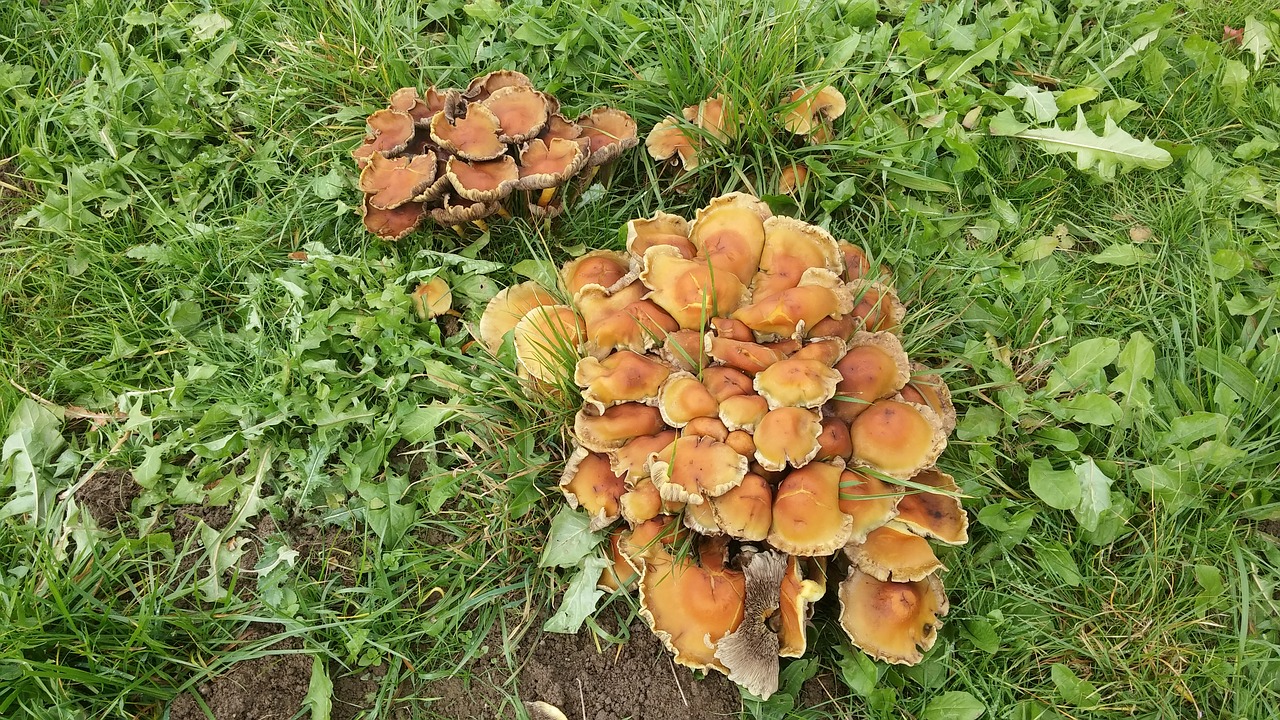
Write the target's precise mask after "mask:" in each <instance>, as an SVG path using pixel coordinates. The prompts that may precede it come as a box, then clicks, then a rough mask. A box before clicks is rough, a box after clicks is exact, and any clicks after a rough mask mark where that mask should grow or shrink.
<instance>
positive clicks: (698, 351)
mask: <svg viewBox="0 0 1280 720" xmlns="http://www.w3.org/2000/svg"><path fill="white" fill-rule="evenodd" d="M658 356H659V357H661V358H662V360H663V362H666V363H667V364H669V365H671V366H672V367H675V368H679V369H681V370H684V371H686V372H698V371H699V370H701V369H702V368H703V366H705V365H706V363H707V354H706V352H704V351H703V349H702V333H700V332H698V331H697V330H677V331H675V332H672V333H667V337H666V339H665V340H663V341H662V347H661V348H660V349H659V351H658Z"/></svg>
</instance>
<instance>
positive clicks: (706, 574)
mask: <svg viewBox="0 0 1280 720" xmlns="http://www.w3.org/2000/svg"><path fill="white" fill-rule="evenodd" d="M706 565H712V563H707V562H706V561H705V560H704V566H701V567H700V566H698V565H696V564H694V561H693V559H692V558H691V557H689V556H685V557H681V558H677V557H672V556H671V555H668V554H666V553H650V554H649V555H648V556H646V557H645V558H644V570H643V572H642V573H641V576H640V615H641V616H642V617H643V618H644V619H645V621H646V622H648V623H649V627H650V628H651V629H652V630H653V632H654V634H655V635H657V636H658V638H659V639H661V640H662V643H663V645H665V646H666V648H667V650H669V651H671V652H672V653H674V654H675V660H676V662H677V663H679V664H681V665H684V666H685V667H690V668H693V669H695V670H705V669H707V668H715V669H716V670H719V671H720V672H725V673H727V668H725V667H724V665H723V664H722V663H721V662H720V661H719V660H718V659H716V657H715V650H716V643H717V642H718V641H719V640H720V638H721V637H723V636H724V635H725V634H726V633H729V632H732V631H734V630H736V629H737V627H738V624H739V623H741V622H742V617H743V603H744V598H745V596H746V582H745V578H744V576H743V574H742V573H741V572H738V571H735V570H730V569H728V568H724V567H722V566H714V565H713V566H712V567H706Z"/></svg>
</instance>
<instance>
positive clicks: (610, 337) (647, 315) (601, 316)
mask: <svg viewBox="0 0 1280 720" xmlns="http://www.w3.org/2000/svg"><path fill="white" fill-rule="evenodd" d="M619 282H625V279H624V280H622V281H619ZM645 295H646V291H645V287H644V286H643V285H641V284H640V283H638V282H637V283H632V284H631V285H628V286H625V287H622V288H620V289H618V290H616V291H614V292H612V293H610V292H609V291H608V290H606V289H604V288H602V287H600V286H599V285H596V284H594V283H593V284H588V285H585V286H583V288H582V289H581V290H580V291H578V293H577V295H576V296H575V297H574V302H575V303H577V305H578V309H579V310H580V311H581V312H582V319H583V321H584V322H585V323H586V330H587V342H586V345H585V346H584V348H583V349H584V350H585V352H586V353H588V354H590V355H595V356H597V357H603V356H605V355H607V354H609V353H611V352H613V351H614V350H618V349H625V350H634V351H636V352H645V351H647V350H649V349H650V348H653V347H656V346H657V345H658V344H660V343H662V342H663V341H664V339H665V338H666V336H667V334H668V333H670V332H673V331H675V330H677V329H678V328H679V324H678V323H676V321H675V319H674V318H672V317H671V316H670V315H668V314H667V313H666V312H665V311H663V309H662V308H660V307H658V305H657V304H655V303H654V302H653V301H652V300H643V299H641V298H643V297H645Z"/></svg>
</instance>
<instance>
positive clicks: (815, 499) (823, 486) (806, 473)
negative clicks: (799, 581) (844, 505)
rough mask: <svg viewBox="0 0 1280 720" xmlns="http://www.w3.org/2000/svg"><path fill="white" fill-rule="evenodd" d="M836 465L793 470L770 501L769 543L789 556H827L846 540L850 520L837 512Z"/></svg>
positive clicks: (851, 521) (838, 467) (837, 479)
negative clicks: (771, 522) (771, 509)
mask: <svg viewBox="0 0 1280 720" xmlns="http://www.w3.org/2000/svg"><path fill="white" fill-rule="evenodd" d="M843 469H844V468H843V467H841V466H840V465H838V464H831V463H824V462H811V463H809V464H808V465H805V466H804V467H801V468H797V469H795V470H792V471H791V472H790V473H789V474H788V475H787V476H786V477H784V478H783V479H782V483H781V484H779V485H778V494H777V496H775V497H774V500H773V524H772V526H771V527H770V529H769V544H770V545H772V546H773V547H775V548H778V549H779V550H782V551H783V552H785V553H788V554H790V555H805V556H811V555H830V554H831V553H833V552H835V551H836V550H838V549H840V548H842V547H844V546H845V544H847V543H848V542H849V535H850V533H851V532H852V530H853V520H852V519H851V518H850V517H849V516H847V515H845V514H844V513H842V512H840V474H841V472H842V471H843Z"/></svg>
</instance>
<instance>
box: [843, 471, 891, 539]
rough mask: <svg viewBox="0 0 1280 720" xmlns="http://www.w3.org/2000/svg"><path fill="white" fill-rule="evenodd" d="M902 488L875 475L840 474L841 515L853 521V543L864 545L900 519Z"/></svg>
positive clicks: (855, 472) (845, 472)
mask: <svg viewBox="0 0 1280 720" xmlns="http://www.w3.org/2000/svg"><path fill="white" fill-rule="evenodd" d="M901 497H902V490H901V488H899V487H897V486H896V485H890V484H889V483H886V482H885V481H883V480H881V479H880V478H877V477H875V476H874V475H868V474H867V473H860V472H858V471H856V470H845V471H844V472H843V473H841V474H840V512H842V513H844V514H845V515H848V516H849V517H851V518H853V532H852V534H851V535H850V536H849V541H850V542H862V541H864V540H866V539H867V535H868V534H869V533H870V532H871V531H872V530H875V529H876V528H879V527H884V526H885V525H886V524H887V523H888V522H889V521H890V520H892V519H894V518H895V517H897V515H898V503H899V501H900V500H901Z"/></svg>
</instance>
